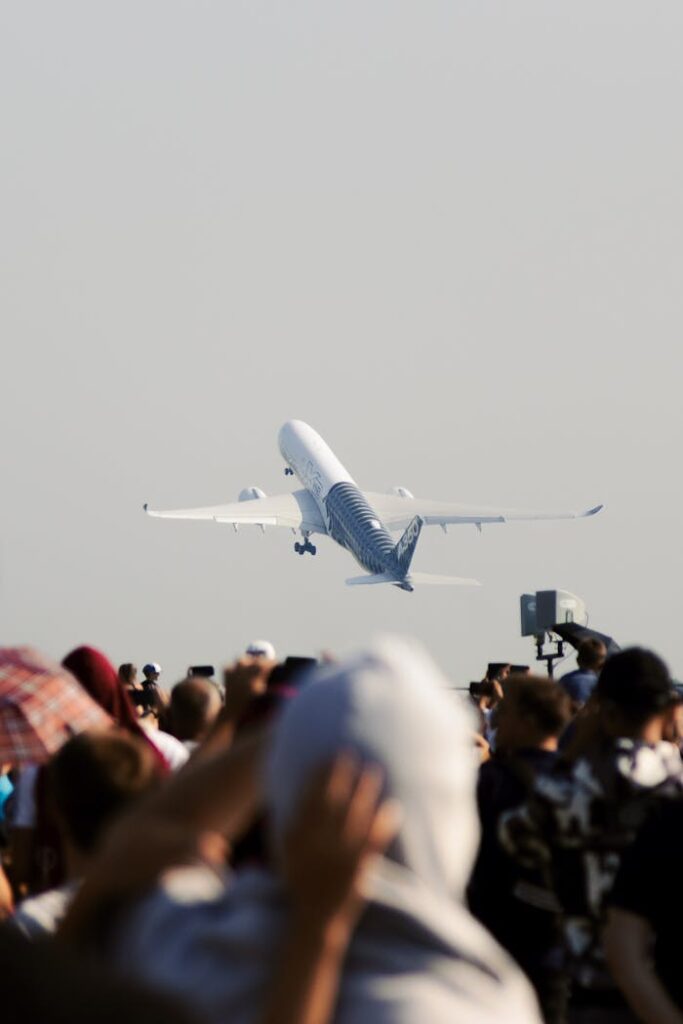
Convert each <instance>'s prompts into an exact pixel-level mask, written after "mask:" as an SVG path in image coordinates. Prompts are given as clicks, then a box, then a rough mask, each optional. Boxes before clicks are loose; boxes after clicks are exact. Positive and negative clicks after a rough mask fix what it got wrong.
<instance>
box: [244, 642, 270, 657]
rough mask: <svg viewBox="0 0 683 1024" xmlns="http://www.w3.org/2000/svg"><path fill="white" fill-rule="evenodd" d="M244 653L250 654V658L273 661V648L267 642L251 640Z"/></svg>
mask: <svg viewBox="0 0 683 1024" xmlns="http://www.w3.org/2000/svg"><path fill="white" fill-rule="evenodd" d="M244 653H245V654H250V655H251V656H252V658H267V659H268V660H269V661H275V648H274V647H273V645H272V644H271V642H270V641H269V640H252V641H251V643H250V644H249V645H248V647H247V649H246V651H245V652H244Z"/></svg>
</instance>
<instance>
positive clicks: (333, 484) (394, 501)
mask: <svg viewBox="0 0 683 1024" xmlns="http://www.w3.org/2000/svg"><path fill="white" fill-rule="evenodd" d="M278 443H279V448H280V453H281V455H282V457H283V459H284V461H285V464H286V465H285V475H286V476H296V477H297V478H298V479H299V481H300V483H301V484H302V485H303V487H302V488H301V489H300V490H296V491H294V492H293V493H291V494H281V495H277V496H266V494H265V493H264V492H263V491H262V490H261V489H260V488H258V487H246V488H245V489H244V490H243V491H241V492H240V494H239V500H238V501H237V502H234V503H232V504H229V505H214V506H211V507H207V508H189V509H174V510H170V511H156V510H154V509H151V508H149V506H148V505H145V506H144V510H145V512H146V513H147V514H148V515H150V516H159V517H160V518H164V519H199V520H202V519H203V520H210V521H213V522H215V523H231V524H232V525H233V527H234V529H235V531H237V530H238V529H239V527H240V526H259V527H260V528H261V530H262V531H264V532H265V529H266V527H268V526H285V527H288V528H289V529H291V531H292V533H294V534H296V533H301V537H302V540H303V543H300V542H299V541H297V542H296V543H295V545H294V550H295V551H296V552H297V554H299V555H304V554H306V553H309V554H311V555H315V554H316V550H317V549H316V547H315V545H314V544H312V543H311V540H310V538H311V536H313V535H314V534H321V535H322V536H328V537H331V538H332V540H334V541H336V543H337V544H339V545H340V546H341V547H342V548H345V549H346V550H347V551H349V552H350V553H351V554H352V555H353V557H354V558H355V559H356V561H357V562H358V564H359V565H360V566H361V568H363V569H365V570H366V574H365V575H362V576H352V577H351V578H350V579H347V580H346V583H347V584H348V585H349V586H358V585H366V584H390V585H392V586H395V587H399V588H400V589H401V590H406V591H412V590H414V589H415V585H416V584H461V585H462V584H470V585H474V586H479V583H478V581H477V580H471V579H464V578H462V577H458V576H439V575H433V574H429V573H421V572H413V571H412V570H411V563H412V560H413V555H414V554H415V548H416V547H417V542H418V540H419V538H420V533H421V531H422V529H423V527H425V526H440V527H441V528H442V529H443V530H444V532H447V530H448V527H449V526H450V525H455V524H461V523H469V524H471V525H474V526H476V527H477V529H478V530H479V531H481V528H482V526H483V525H485V524H488V523H507V522H521V521H524V520H537V519H581V518H584V517H586V516H594V515H596V513H598V512H600V510H601V509H602V508H603V506H602V505H596V506H595V507H594V508H589V509H587V510H586V511H584V512H518V511H514V510H512V509H508V510H505V509H503V510H496V509H489V508H472V507H469V506H466V505H455V504H451V503H449V502H438V501H430V500H428V499H423V498H415V497H413V495H412V494H411V493H410V491H408V490H406V488H405V487H395V488H393V490H392V491H391V492H390V493H389V494H378V493H375V492H372V491H361V490H360V488H359V487H358V485H357V484H356V482H355V480H354V479H353V477H352V476H351V475H350V474H349V472H348V471H347V470H346V469H345V468H344V466H343V465H342V464H341V462H340V461H339V459H338V458H337V456H336V455H335V454H334V452H333V451H332V450H331V448H329V447H328V445H327V444H326V443H325V441H323V439H322V437H321V436H320V435H319V434H318V433H316V431H315V430H314V429H313V428H312V427H309V425H308V424H307V423H304V422H303V421H302V420H289V421H288V422H287V423H285V424H284V426H283V427H282V428H281V429H280V431H279V434H278ZM392 530H394V531H399V530H403V531H404V532H403V533H402V535H401V537H400V538H399V540H398V541H395V540H394V538H393V537H392V536H391V532H390V531H392Z"/></svg>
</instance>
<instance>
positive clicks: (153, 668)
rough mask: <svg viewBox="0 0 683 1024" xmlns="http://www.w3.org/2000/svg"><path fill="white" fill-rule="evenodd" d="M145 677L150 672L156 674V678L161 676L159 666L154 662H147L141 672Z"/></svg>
mask: <svg viewBox="0 0 683 1024" xmlns="http://www.w3.org/2000/svg"><path fill="white" fill-rule="evenodd" d="M142 671H143V672H144V673H145V675H149V673H150V672H156V674H157V675H158V676H160V675H161V665H159V664H157V662H156V661H150V662H148V663H147V664H146V665H145V667H144V668H143V670H142Z"/></svg>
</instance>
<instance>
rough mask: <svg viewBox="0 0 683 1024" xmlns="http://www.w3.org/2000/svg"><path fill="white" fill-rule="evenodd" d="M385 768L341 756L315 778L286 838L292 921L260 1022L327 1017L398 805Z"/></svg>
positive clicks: (324, 1022)
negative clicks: (370, 874)
mask: <svg viewBox="0 0 683 1024" xmlns="http://www.w3.org/2000/svg"><path fill="white" fill-rule="evenodd" d="M381 787H382V774H381V771H379V770H378V769H376V768H365V769H363V770H361V769H359V767H358V765H357V764H356V763H355V761H354V760H353V758H352V757H349V756H347V755H341V756H340V757H338V758H337V760H336V761H335V762H334V764H333V765H332V766H331V767H330V768H329V769H327V770H326V771H325V772H323V773H321V774H320V776H319V777H318V778H317V779H315V780H314V782H313V784H312V786H311V788H310V790H309V793H308V794H307V795H306V796H305V798H304V800H303V802H302V804H301V807H300V810H299V813H298V815H297V817H296V820H295V822H294V824H293V827H292V829H291V831H290V833H289V835H288V837H287V839H286V843H285V849H284V857H283V864H282V872H283V876H284V881H285V884H286V885H287V888H288V891H289V895H290V908H291V909H290V919H289V928H288V931H287V933H286V937H285V940H284V946H283V948H282V950H281V952H280V955H279V957H278V960H279V968H278V972H277V975H276V977H275V980H274V983H273V985H272V987H271V989H270V994H269V999H268V1004H267V1006H266V1010H265V1013H264V1016H263V1017H262V1018H261V1021H260V1024H328V1022H329V1021H330V1020H331V1019H332V1015H333V1012H334V1007H335V1003H336V997H337V990H338V987H339V979H340V976H341V971H342V967H343V962H344V956H345V954H346V950H347V946H348V944H349V941H350V939H351V936H352V934H353V929H354V927H355V924H356V921H357V918H358V915H359V913H360V911H361V909H362V906H363V903H364V897H363V882H364V879H365V876H366V874H367V871H368V868H369V866H370V864H371V863H372V861H373V859H374V858H375V857H376V856H377V855H378V854H379V853H381V852H382V851H383V850H384V849H385V847H386V846H387V844H388V843H389V842H390V840H391V839H392V837H393V835H394V833H395V831H396V828H397V826H398V820H399V819H398V810H397V807H396V805H395V803H393V802H391V801H384V802H381V801H380V791H381Z"/></svg>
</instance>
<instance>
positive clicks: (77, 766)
mask: <svg viewBox="0 0 683 1024" xmlns="http://www.w3.org/2000/svg"><path fill="white" fill-rule="evenodd" d="M162 778H163V771H162V769H161V766H160V764H159V760H158V758H156V757H155V755H154V752H153V750H152V748H151V747H150V746H149V744H147V743H144V742H143V741H142V740H138V739H135V738H134V737H133V736H131V735H130V734H128V733H126V732H124V730H123V729H108V730H106V731H105V732H83V733H80V734H79V735H78V736H74V737H72V739H70V740H68V741H67V742H66V743H65V744H64V746H63V747H62V748H61V749H60V750H59V752H58V753H57V754H56V755H55V756H54V758H53V759H52V761H51V762H50V764H49V766H48V768H47V787H48V794H49V796H50V797H51V802H52V805H53V808H54V811H55V817H56V819H57V824H58V828H59V832H60V837H61V840H62V846H63V850H64V855H65V861H66V871H67V881H66V882H65V883H64V884H63V885H60V886H58V887H57V888H54V889H49V890H47V891H46V892H43V893H41V894H40V895H38V896H34V897H30V898H29V899H26V900H24V902H23V903H20V904H19V906H18V907H17V910H16V912H15V914H14V916H13V917H12V918H11V919H10V920H11V923H12V924H13V926H14V927H15V928H17V929H18V930H19V931H21V932H22V933H23V934H24V935H25V936H26V937H27V938H30V939H34V938H38V937H40V936H43V935H47V934H51V933H53V932H54V931H56V929H57V925H58V924H59V922H60V921H61V919H62V918H63V916H64V914H65V913H66V910H67V908H68V906H69V903H70V901H71V899H72V897H73V895H74V893H75V891H76V888H77V886H78V880H79V879H80V878H81V877H82V876H83V874H84V873H85V871H86V869H87V867H88V864H89V862H90V860H91V858H92V857H93V856H94V854H95V853H96V852H97V850H98V848H99V845H100V843H101V841H102V837H103V835H104V834H105V831H106V829H107V828H108V826H109V825H110V824H111V822H112V821H113V820H114V819H115V818H116V817H117V816H118V815H119V814H121V812H122V811H123V810H124V809H126V808H127V807H129V806H130V805H131V804H132V803H133V801H135V800H137V799H139V798H140V797H141V796H143V795H145V794H146V793H149V792H151V791H152V790H153V789H154V788H156V786H157V785H158V784H159V783H160V781H161V779H162Z"/></svg>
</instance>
